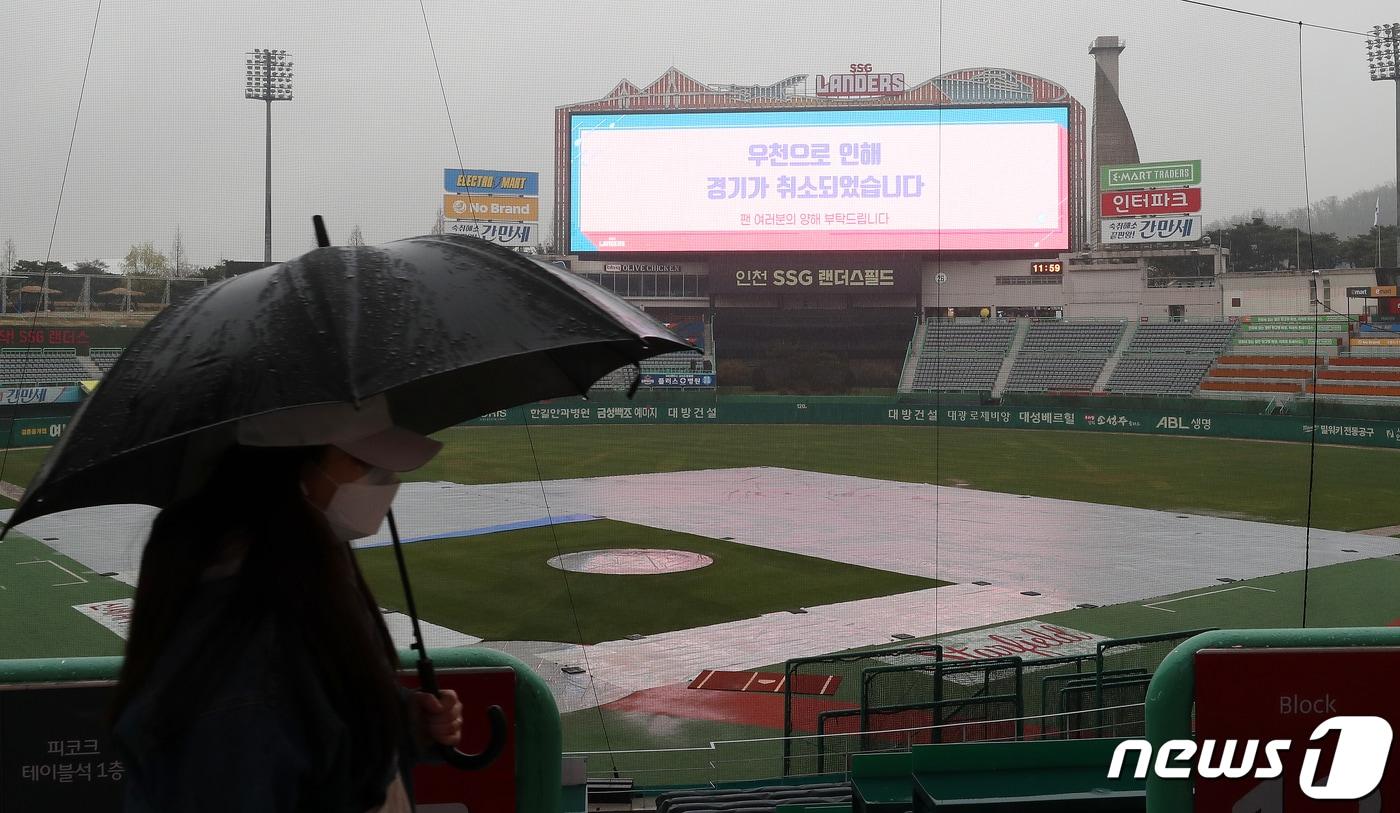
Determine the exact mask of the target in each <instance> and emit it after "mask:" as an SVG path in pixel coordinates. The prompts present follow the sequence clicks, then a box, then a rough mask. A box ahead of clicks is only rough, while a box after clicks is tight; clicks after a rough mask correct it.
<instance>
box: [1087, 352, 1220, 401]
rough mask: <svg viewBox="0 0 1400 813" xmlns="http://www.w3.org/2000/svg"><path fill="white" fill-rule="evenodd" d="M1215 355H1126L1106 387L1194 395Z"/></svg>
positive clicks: (1128, 391) (1128, 392)
mask: <svg viewBox="0 0 1400 813" xmlns="http://www.w3.org/2000/svg"><path fill="white" fill-rule="evenodd" d="M1213 360H1214V357H1213V356H1189V355H1182V356H1165V357H1164V356H1160V355H1153V356H1141V357H1139V356H1124V357H1123V358H1122V359H1120V360H1119V362H1118V366H1117V368H1115V369H1114V371H1113V375H1112V376H1110V377H1109V379H1108V385H1107V386H1106V387H1105V389H1107V390H1108V391H1109V392H1117V393H1122V394H1125V395H1191V394H1192V393H1194V392H1195V391H1196V387H1197V386H1199V385H1200V383H1201V379H1202V378H1204V377H1205V374H1206V371H1207V370H1209V369H1210V365H1211V362H1212V361H1213Z"/></svg>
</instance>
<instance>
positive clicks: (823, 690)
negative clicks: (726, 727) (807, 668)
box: [687, 669, 841, 697]
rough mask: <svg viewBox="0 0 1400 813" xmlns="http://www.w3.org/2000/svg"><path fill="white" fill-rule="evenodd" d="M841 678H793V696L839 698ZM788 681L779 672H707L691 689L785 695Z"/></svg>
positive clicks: (693, 683)
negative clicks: (837, 690) (837, 695)
mask: <svg viewBox="0 0 1400 813" xmlns="http://www.w3.org/2000/svg"><path fill="white" fill-rule="evenodd" d="M840 685H841V678H840V677H838V676H836V675H793V676H792V693H793V694H814V695H819V696H824V697H829V696H831V695H833V694H836V688H837V687H838V686H840ZM787 686H788V682H787V679H786V678H784V677H783V676H782V675H780V674H778V673H777V672H725V671H722V670H719V669H706V670H705V671H703V672H701V673H700V674H699V675H698V676H697V677H696V678H695V680H692V681H691V682H690V686H689V687H687V688H691V689H713V690H715V691H720V692H766V693H772V694H781V693H782V692H783V691H784V689H786V688H787Z"/></svg>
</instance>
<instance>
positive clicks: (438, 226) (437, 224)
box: [432, 208, 447, 234]
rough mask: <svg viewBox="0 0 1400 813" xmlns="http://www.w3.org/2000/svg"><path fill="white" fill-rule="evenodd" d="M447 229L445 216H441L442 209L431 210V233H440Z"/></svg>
mask: <svg viewBox="0 0 1400 813" xmlns="http://www.w3.org/2000/svg"><path fill="white" fill-rule="evenodd" d="M445 231H447V218H445V217H443V216H442V209H441V208H438V209H434V210H433V231H432V233H433V234H442V233H443V232H445Z"/></svg>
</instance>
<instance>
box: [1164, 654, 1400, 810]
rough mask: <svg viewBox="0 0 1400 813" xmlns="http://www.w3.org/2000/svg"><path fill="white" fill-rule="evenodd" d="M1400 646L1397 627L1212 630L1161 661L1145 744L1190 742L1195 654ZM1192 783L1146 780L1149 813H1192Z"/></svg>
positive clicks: (1184, 780) (1194, 688)
mask: <svg viewBox="0 0 1400 813" xmlns="http://www.w3.org/2000/svg"><path fill="white" fill-rule="evenodd" d="M1341 646H1400V627H1352V628H1335V629H1333V628H1329V629H1265V630H1216V631H1214V632H1207V633H1203V634H1201V635H1197V636H1196V637H1194V638H1191V639H1190V640H1187V641H1185V642H1184V643H1182V644H1181V645H1180V646H1178V647H1177V648H1176V649H1174V650H1172V652H1171V654H1169V655H1167V657H1166V658H1165V659H1164V660H1163V661H1162V664H1161V665H1160V666H1158V667H1157V671H1156V673H1154V674H1153V676H1152V683H1151V684H1149V685H1148V687H1147V728H1146V731H1147V740H1148V741H1149V742H1151V743H1152V748H1153V750H1154V751H1156V749H1158V748H1160V747H1161V746H1162V745H1163V744H1164V743H1166V742H1167V741H1168V740H1188V739H1191V738H1192V727H1191V719H1192V711H1193V709H1194V706H1195V699H1196V669H1195V667H1196V653H1197V652H1199V651H1201V650H1203V649H1225V648H1232V647H1243V648H1256V649H1276V648H1279V647H1297V648H1304V647H1306V648H1313V647H1341ZM1192 789H1193V788H1192V780H1190V779H1160V778H1158V777H1156V776H1154V775H1151V774H1150V773H1149V776H1148V777H1147V809H1148V813H1191V811H1192V809H1193V807H1192V799H1193V793H1192Z"/></svg>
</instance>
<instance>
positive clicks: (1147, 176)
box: [1099, 161, 1201, 192]
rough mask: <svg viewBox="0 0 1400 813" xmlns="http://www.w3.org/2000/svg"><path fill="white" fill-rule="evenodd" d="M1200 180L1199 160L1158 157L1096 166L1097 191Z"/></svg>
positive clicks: (1170, 184) (1186, 183) (1174, 184)
mask: <svg viewBox="0 0 1400 813" xmlns="http://www.w3.org/2000/svg"><path fill="white" fill-rule="evenodd" d="M1200 182H1201V162H1200V161H1158V162H1156V163H1152V164H1118V165H1115V166H1107V167H1099V191H1100V192H1108V191H1111V190H1115V189H1150V188H1152V187H1157V186H1195V185H1196V184H1198V183H1200Z"/></svg>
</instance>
